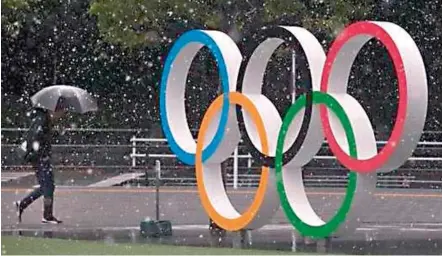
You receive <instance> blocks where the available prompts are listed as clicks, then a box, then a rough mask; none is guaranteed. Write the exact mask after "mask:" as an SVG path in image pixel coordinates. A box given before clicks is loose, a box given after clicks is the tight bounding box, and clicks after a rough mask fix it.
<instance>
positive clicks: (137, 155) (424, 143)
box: [130, 136, 442, 189]
mask: <svg viewBox="0 0 442 256" xmlns="http://www.w3.org/2000/svg"><path fill="white" fill-rule="evenodd" d="M130 141H131V143H132V153H131V154H130V157H131V158H132V167H136V164H137V158H146V157H149V158H176V155H174V154H145V153H138V152H137V146H138V144H137V143H140V142H141V143H149V142H155V143H158V142H160V143H165V142H167V140H166V139H164V138H137V137H136V136H133V137H132V138H131V140H130ZM386 143H387V141H378V142H377V144H378V145H385V144H386ZM324 144H327V142H326V141H324ZM418 146H441V147H442V142H432V141H421V142H419V143H418ZM231 158H233V175H232V176H233V180H232V183H233V187H234V188H235V189H236V188H238V180H239V177H240V176H241V175H240V174H239V173H238V167H239V166H238V159H242V158H245V159H247V168H249V169H250V168H251V167H252V156H251V155H250V154H238V147H237V148H236V149H235V151H234V152H233V155H232V156H231ZM313 159H320V160H329V159H336V157H335V156H326V155H317V156H315V157H313ZM408 160H409V161H442V157H410V158H408ZM246 175H249V176H248V177H252V176H250V175H251V174H246ZM441 183H442V182H441Z"/></svg>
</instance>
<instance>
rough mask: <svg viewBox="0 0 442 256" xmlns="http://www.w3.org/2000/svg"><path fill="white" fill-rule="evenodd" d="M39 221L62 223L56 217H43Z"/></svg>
mask: <svg viewBox="0 0 442 256" xmlns="http://www.w3.org/2000/svg"><path fill="white" fill-rule="evenodd" d="M41 222H42V223H45V224H60V223H63V221H61V220H57V218H55V217H50V218H43V219H42V220H41Z"/></svg>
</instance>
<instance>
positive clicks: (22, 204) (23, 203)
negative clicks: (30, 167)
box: [15, 168, 43, 222]
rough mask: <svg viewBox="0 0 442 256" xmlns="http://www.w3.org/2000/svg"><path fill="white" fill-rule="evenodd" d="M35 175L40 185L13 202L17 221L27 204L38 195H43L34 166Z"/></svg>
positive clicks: (19, 220) (19, 219)
mask: <svg viewBox="0 0 442 256" xmlns="http://www.w3.org/2000/svg"><path fill="white" fill-rule="evenodd" d="M35 176H36V178H37V181H38V183H39V184H40V187H38V188H35V189H34V190H33V191H32V192H31V193H29V194H28V195H27V196H25V197H24V198H23V199H22V200H20V201H17V202H15V206H16V207H17V215H18V222H21V216H22V214H23V211H24V210H25V209H26V208H27V207H28V206H29V205H31V204H32V203H33V202H34V201H35V200H37V199H38V198H39V197H41V196H42V195H43V192H42V190H41V183H40V179H39V174H38V169H37V168H36V173H35Z"/></svg>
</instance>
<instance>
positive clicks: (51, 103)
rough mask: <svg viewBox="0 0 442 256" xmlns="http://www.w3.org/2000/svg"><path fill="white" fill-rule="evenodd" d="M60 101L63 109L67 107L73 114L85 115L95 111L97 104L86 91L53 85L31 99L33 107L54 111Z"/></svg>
mask: <svg viewBox="0 0 442 256" xmlns="http://www.w3.org/2000/svg"><path fill="white" fill-rule="evenodd" d="M60 99H62V101H63V106H64V107H69V108H70V109H72V110H73V111H75V112H78V113H86V112H89V111H97V110H98V107H97V102H96V101H95V99H94V98H93V97H92V95H90V94H89V93H88V92H87V91H85V90H83V89H81V88H78V87H75V86H69V85H53V86H49V87H46V88H44V89H42V90H40V91H39V92H37V93H36V94H34V96H32V97H31V101H32V105H33V106H34V107H39V108H44V109H48V110H51V111H54V110H55V109H56V108H57V104H58V103H59V101H60Z"/></svg>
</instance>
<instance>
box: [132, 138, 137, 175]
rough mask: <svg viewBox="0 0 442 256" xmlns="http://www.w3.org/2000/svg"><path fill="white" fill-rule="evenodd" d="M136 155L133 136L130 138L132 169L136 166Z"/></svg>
mask: <svg viewBox="0 0 442 256" xmlns="http://www.w3.org/2000/svg"><path fill="white" fill-rule="evenodd" d="M136 153H137V141H136V137H135V135H134V136H133V137H132V167H135V165H136V164H137V159H136Z"/></svg>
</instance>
